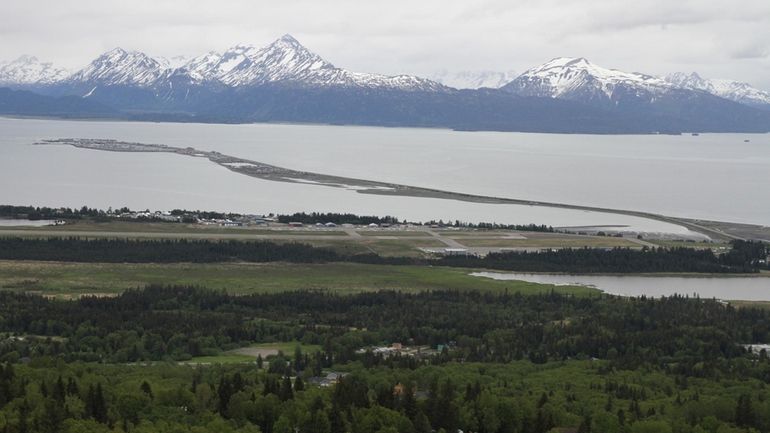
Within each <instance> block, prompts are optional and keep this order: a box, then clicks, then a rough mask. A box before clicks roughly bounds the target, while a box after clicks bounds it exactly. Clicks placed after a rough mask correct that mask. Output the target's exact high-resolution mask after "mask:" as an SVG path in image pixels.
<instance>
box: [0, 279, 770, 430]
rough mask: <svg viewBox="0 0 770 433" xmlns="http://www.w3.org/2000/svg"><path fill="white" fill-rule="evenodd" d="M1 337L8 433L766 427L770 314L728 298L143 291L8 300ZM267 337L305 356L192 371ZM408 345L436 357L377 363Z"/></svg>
mask: <svg viewBox="0 0 770 433" xmlns="http://www.w3.org/2000/svg"><path fill="white" fill-rule="evenodd" d="M0 329H2V330H3V333H0V366H1V367H0V431H3V432H13V433H16V432H66V433H70V432H73V433H74V432H109V431H113V432H160V433H163V432H191V433H192V432H196V433H197V432H214V431H216V432H257V431H262V432H274V433H282V432H286V433H289V432H297V431H299V432H323V433H327V432H362V433H368V432H371V433H375V432H431V431H446V432H450V431H452V432H454V431H457V430H458V429H460V430H463V431H468V432H499V433H504V432H522V433H525V432H526V433H530V432H534V433H544V432H561V431H579V432H597V433H599V432H602V433H616V432H617V433H620V432H631V433H644V432H664V433H666V432H672V433H673V432H682V433H705V432H751V431H759V432H766V431H768V429H769V428H770V416H769V414H770V392H768V390H767V388H766V384H767V382H768V381H770V362H769V361H768V358H767V354H766V352H765V351H754V350H752V349H751V345H752V344H757V343H762V342H767V341H770V313H768V312H766V311H764V310H757V309H736V308H733V307H731V306H728V305H725V304H723V303H721V302H717V301H713V300H703V299H688V298H683V297H672V298H664V299H659V300H653V299H644V298H638V299H626V298H618V297H613V296H608V295H602V296H594V297H573V296H566V295H557V294H544V295H537V296H521V295H518V294H506V293H500V294H489V293H484V294H482V293H477V292H464V293H457V292H445V291H437V292H424V293H418V294H404V293H397V292H388V291H385V292H376V293H362V294H358V295H350V296H337V295H333V294H329V293H325V292H317V291H303V292H293V293H279V294H271V295H248V296H229V295H227V294H225V293H223V292H213V291H209V290H205V289H197V288H190V287H148V288H146V289H142V290H135V291H129V292H126V293H124V294H122V295H120V296H117V297H114V298H97V297H85V298H82V299H79V300H53V299H47V298H43V297H40V296H37V295H29V294H12V293H2V294H0ZM272 341H295V342H296V344H297V350H295V351H294V353H291V352H288V353H279V354H278V355H277V356H272V357H269V358H267V359H265V360H263V359H262V358H258V359H256V360H254V361H251V362H244V363H237V364H223V365H199V364H195V360H196V357H198V356H202V355H209V356H216V355H217V354H220V353H222V352H224V351H226V350H229V349H232V348H236V347H241V346H245V345H249V344H251V343H254V342H261V343H265V342H272ZM396 342H397V343H403V344H404V345H410V346H421V347H426V349H425V350H426V355H425V356H414V355H399V354H395V355H391V356H386V355H383V354H382V353H379V352H375V351H372V350H370V349H369V348H371V347H373V346H377V345H388V344H390V343H396ZM299 345H302V346H303V347H309V346H310V345H314V346H315V347H319V349H318V350H317V351H315V352H312V353H309V352H302V351H300V350H299V347H300V346H299ZM428 348H430V349H428ZM437 348H441V350H440V351H439V350H436V349H437ZM429 350H431V351H430V352H429V353H428V351H429ZM180 361H182V362H192V364H177V362H180ZM329 372H336V373H335V374H338V375H339V376H340V377H341V379H339V383H337V384H336V385H333V386H331V387H323V386H321V387H319V386H318V384H317V382H316V378H318V377H324V376H325V375H326V374H327V373H329ZM565 429H566V430H565Z"/></svg>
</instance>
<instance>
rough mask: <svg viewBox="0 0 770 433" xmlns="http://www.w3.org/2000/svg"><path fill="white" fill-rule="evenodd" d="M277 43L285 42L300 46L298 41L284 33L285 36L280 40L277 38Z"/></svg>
mask: <svg viewBox="0 0 770 433" xmlns="http://www.w3.org/2000/svg"><path fill="white" fill-rule="evenodd" d="M277 41H281V42H285V43H287V44H296V45H302V44H300V43H299V41H298V40H297V39H295V38H294V36H292V35H290V34H288V33H286V34H285V35H283V36H281V37H280V38H278V39H277ZM277 41H276V42H277Z"/></svg>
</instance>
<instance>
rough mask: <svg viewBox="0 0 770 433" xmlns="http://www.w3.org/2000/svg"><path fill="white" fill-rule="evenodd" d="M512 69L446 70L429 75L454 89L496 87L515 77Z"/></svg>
mask: <svg viewBox="0 0 770 433" xmlns="http://www.w3.org/2000/svg"><path fill="white" fill-rule="evenodd" d="M516 76H517V75H516V73H514V72H513V71H507V72H499V71H460V72H455V73H451V72H448V71H446V70H444V71H441V72H438V73H435V74H433V75H432V76H431V79H432V80H433V81H438V82H439V83H441V84H443V85H445V86H449V87H453V88H455V89H481V88H490V89H498V88H500V87H502V86H504V85H506V84H508V83H510V82H511V81H512V80H513V79H514V78H516Z"/></svg>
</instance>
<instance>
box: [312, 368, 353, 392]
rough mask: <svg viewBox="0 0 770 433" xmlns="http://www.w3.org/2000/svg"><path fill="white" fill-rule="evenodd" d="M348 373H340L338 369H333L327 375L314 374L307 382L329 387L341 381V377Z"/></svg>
mask: <svg viewBox="0 0 770 433" xmlns="http://www.w3.org/2000/svg"><path fill="white" fill-rule="evenodd" d="M347 375H348V373H340V372H336V371H331V372H329V373H327V374H326V376H313V377H310V378H308V379H307V383H309V384H310V385H315V386H320V387H322V388H327V387H330V386H333V385H336V384H338V383H339V381H340V379H342V378H343V377H345V376H347Z"/></svg>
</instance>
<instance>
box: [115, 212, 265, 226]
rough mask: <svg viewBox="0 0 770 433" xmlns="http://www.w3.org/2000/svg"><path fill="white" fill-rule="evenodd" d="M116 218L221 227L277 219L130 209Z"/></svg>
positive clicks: (257, 223)
mask: <svg viewBox="0 0 770 433" xmlns="http://www.w3.org/2000/svg"><path fill="white" fill-rule="evenodd" d="M113 217H114V218H120V219H127V220H151V221H164V222H176V223H180V222H194V223H196V224H202V225H207V226H212V225H215V226H221V227H245V226H252V225H265V224H268V223H269V222H275V221H276V219H275V218H272V217H266V216H261V215H242V216H239V217H236V218H205V217H202V216H201V215H199V214H196V213H185V214H179V213H171V212H168V211H149V210H145V211H129V212H121V213H117V214H114V215H113Z"/></svg>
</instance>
